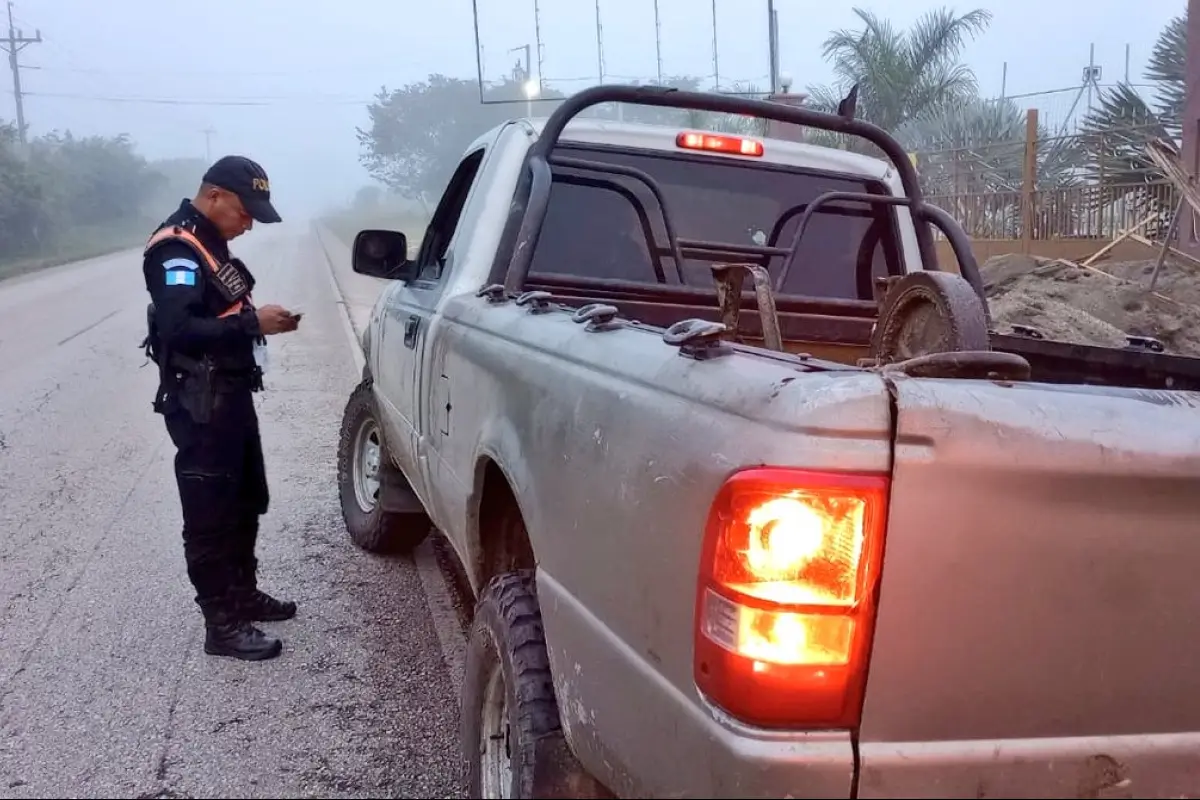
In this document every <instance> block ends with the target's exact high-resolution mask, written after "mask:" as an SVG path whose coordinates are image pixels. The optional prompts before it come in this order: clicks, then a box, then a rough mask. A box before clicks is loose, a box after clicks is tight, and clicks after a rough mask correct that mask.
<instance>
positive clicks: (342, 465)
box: [337, 377, 430, 555]
mask: <svg viewBox="0 0 1200 800" xmlns="http://www.w3.org/2000/svg"><path fill="white" fill-rule="evenodd" d="M371 390H372V380H371V379H370V378H369V377H368V378H365V379H364V380H363V381H362V382H360V383H359V384H358V386H356V387H355V388H354V391H353V392H351V393H350V397H349V399H348V400H347V401H346V407H345V410H344V411H343V413H342V425H341V430H340V432H339V434H338V450H337V481H338V497H339V500H340V501H341V507H342V520H343V521H344V522H345V523H346V531H347V532H348V533H349V534H350V539H351V541H353V542H354V544H355V545H357V546H358V547H360V548H362V549H363V550H366V551H367V552H370V553H378V554H381V555H382V554H398V553H409V552H411V551H412V550H414V549H415V548H416V547H417V545H419V544H421V542H423V541H425V539H426V537H428V536H429V531H430V521H429V518H428V517H427V516H426V515H425V514H389V513H386V512H384V511H383V510H382V509H380V508H379V506H376V507H375V508H374V510H372V511H371V513H370V514H364V513H363V511H362V509H361V508H359V507H358V501H357V500H355V497H354V440H355V437H356V436H357V435H358V429H359V426H360V425H361V424H362V421H363V417H364V416H366V415H371V416H375V399H374V397H373V396H372V393H371ZM383 448H384V452H383V453H382V454H381V461H382V465H381V469H394V467H391V466H390V461H389V456H388V455H387V445H386V443H384V444H383Z"/></svg>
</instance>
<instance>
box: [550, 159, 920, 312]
mask: <svg viewBox="0 0 1200 800" xmlns="http://www.w3.org/2000/svg"><path fill="white" fill-rule="evenodd" d="M556 153H561V154H562V155H563V156H565V157H570V158H572V159H586V160H589V161H599V162H602V163H606V164H617V165H622V166H627V167H633V168H636V169H638V170H641V171H642V172H644V173H646V174H647V175H649V176H650V177H652V178H653V179H654V180H655V181H656V182H657V184H658V186H659V187H660V189H661V191H662V193H663V197H664V199H665V202H666V205H667V208H668V211H669V213H670V215H671V222H672V224H673V226H674V228H675V231H676V235H677V236H678V237H679V238H682V239H693V240H703V241H706V242H722V243H733V244H739V245H755V244H757V245H770V246H778V247H788V246H790V244H791V241H792V237H793V236H794V235H795V232H796V226H797V224H798V223H799V220H800V215H801V213H803V211H804V208H805V207H806V206H807V204H808V203H809V202H811V201H812V200H813V199H814V198H816V197H818V196H819V195H822V194H824V193H826V192H829V191H853V192H871V193H876V194H884V193H885V188H884V187H883V185H882V184H880V183H878V182H875V181H870V180H864V179H860V178H856V177H853V176H845V175H838V174H823V173H812V172H805V171H801V170H797V169H792V168H786V167H780V166H778V165H773V164H766V163H763V162H761V161H759V162H750V161H749V160H745V161H743V160H736V161H734V160H730V159H725V158H714V157H711V156H703V155H694V154H687V153H681V154H675V153H670V152H658V151H629V150H619V149H615V148H612V149H610V148H602V147H580V146H574V145H572V146H565V145H564V146H561V147H559V148H557V149H556ZM662 220H663V217H662V212H661V210H660V208H659V204H658V202H657V200H656V199H655V197H654V194H653V193H652V192H651V191H650V190H649V189H648V188H647V187H646V186H645V184H644V183H642V182H641V181H638V180H637V179H635V178H631V177H627V176H620V175H614V174H611V173H605V172H601V171H597V170H590V169H577V168H574V167H570V168H567V167H560V166H555V167H554V182H553V184H552V187H551V190H550V205H549V209H548V211H547V215H546V221H545V225H544V226H543V228H542V232H541V235H540V237H539V239H538V244H537V249H536V251H535V252H534V256H533V263H532V265H531V269H530V272H532V273H535V274H536V273H542V274H550V275H555V276H578V277H584V278H607V279H618V280H625V281H631V282H635V283H646V284H655V283H661V282H663V281H664V280H665V282H667V283H671V284H678V283H679V280H678V278H677V277H676V268H675V263H674V259H673V258H672V257H671V256H670V250H669V247H668V244H667V243H668V239H667V235H666V229H665V226H664V224H663V221H662ZM894 220H895V215H894V212H893V211H892V210H891V209H890V208H888V207H884V206H876V207H874V208H867V207H866V206H865V204H863V203H854V204H829V205H824V206H822V207H821V208H820V210H818V212H817V213H816V214H815V215H814V217H813V219H812V221H811V222H810V223H809V225H808V228H807V230H806V231H805V234H804V237H803V239H802V240H801V243H800V247H799V254H798V256H797V259H796V262H795V264H794V265H793V267H792V269H791V270H790V271H789V274H788V279H787V283H786V284H785V285H784V287H783V290H782V294H787V295H797V296H807V297H827V298H842V299H861V300H870V299H871V290H870V284H871V277H872V276H882V275H887V274H898V273H899V272H900V266H899V264H898V263H897V262H898V254H897V248H896V243H895V222H894ZM758 258H763V257H758V256H756V257H753V259H758ZM753 259H752V258H751V257H746V256H720V257H714V258H711V259H710V258H695V259H685V262H684V268H683V272H684V280H685V283H686V284H687V285H689V286H694V287H697V288H706V287H712V285H713V280H712V273H711V271H710V269H709V267H710V265H711V264H713V263H718V262H721V261H750V260H753ZM759 263H762V262H761V261H760V262H759ZM782 263H783V259H782V257H771V258H769V259H767V263H766V266H767V269H768V270H769V271H770V272H771V273H772V274H777V273H778V270H779V269H780V267H781V266H782Z"/></svg>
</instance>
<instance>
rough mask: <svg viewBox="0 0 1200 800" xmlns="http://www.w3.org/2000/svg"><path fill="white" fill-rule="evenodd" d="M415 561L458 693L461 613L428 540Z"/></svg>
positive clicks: (354, 347) (359, 361)
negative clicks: (456, 607) (459, 620)
mask: <svg viewBox="0 0 1200 800" xmlns="http://www.w3.org/2000/svg"><path fill="white" fill-rule="evenodd" d="M313 234H314V236H316V238H317V242H318V243H319V245H320V247H321V254H322V255H323V256H324V257H325V265H326V266H327V267H329V285H330V286H331V287H332V288H333V294H334V297H335V298H337V300H338V305H340V306H341V307H342V312H343V313H342V327H343V328H344V329H345V331H346V338H348V339H349V340H350V351H351V352H352V353H353V354H354V362H355V369H356V370H357V372H356V374H358V375H361V374H362V371H363V365H364V364H366V359H365V358H364V357H363V353H362V344H361V342H360V341H359V337H358V335H357V334H356V333H355V332H354V325H353V323H352V322H351V321H350V320H351V317H350V304H349V303H348V302H347V301H346V297H345V295H343V294H342V289H341V286H340V285H339V284H338V282H337V277H336V275H335V274H334V271H335V269H336V268H335V267H334V265H333V260H332V259H331V258H330V257H329V251H328V250H327V249H326V248H325V242H324V240H323V239H322V236H323V235H324V236H328V235H330V234H329V232H328V231H325V232H324V234H323V233H322V232H321V228H320V223H318V222H314V223H313ZM435 535H437V534H435ZM413 560H414V561H415V562H416V565H417V575H418V576H419V577H420V579H421V588H423V589H424V590H425V601H426V605H428V606H429V616H430V618H431V619H432V620H433V629H434V632H435V633H437V638H438V645H439V647H441V650H442V659H443V660H444V661H445V662H446V668H447V669H448V670H449V671H450V680H451V681H452V685H453V686H454V687H455V688H456V689H457V688H458V687H461V686H462V682H463V673H464V670H465V664H466V649H467V640H466V636H465V634H464V633H463V630H462V628H461V627H460V625H459V622H458V612H457V611H456V610H455V608H454V601H453V600H452V598H451V593H450V587H449V586H447V584H446V577H445V575H443V574H442V570H441V567H439V566H438V563H437V557H436V556H435V555H434V552H433V544H432V542H431V541H429V540H426V541H425V542H424V543H423V544H422V545H421V546H420V547H418V548H417V549H416V551H415V552H414V553H413ZM454 699H455V701H456V702H458V704H459V706H460V707H461V705H462V698H461V694H460V693H459V692H457V691H456V692H455V694H454Z"/></svg>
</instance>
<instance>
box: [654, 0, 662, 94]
mask: <svg viewBox="0 0 1200 800" xmlns="http://www.w3.org/2000/svg"><path fill="white" fill-rule="evenodd" d="M654 53H655V55H656V56H657V57H658V85H659V86H662V82H663V76H662V19H661V17H660V16H659V14H658V0H654Z"/></svg>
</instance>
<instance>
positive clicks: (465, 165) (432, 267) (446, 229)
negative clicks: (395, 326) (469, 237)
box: [417, 148, 484, 284]
mask: <svg viewBox="0 0 1200 800" xmlns="http://www.w3.org/2000/svg"><path fill="white" fill-rule="evenodd" d="M483 153H484V151H483V149H482V148H480V149H479V150H476V151H474V152H473V153H471V154H470V155H468V156H467V157H466V158H464V159H463V160H462V162H461V163H460V164H459V165H458V169H456V170H455V171H454V174H453V175H452V176H451V177H450V183H449V184H447V186H446V191H445V192H443V193H442V199H441V201H439V202H438V207H437V210H436V211H434V212H433V219H431V220H430V221H429V227H428V228H426V229H425V238H424V240H423V241H422V242H421V250H420V252H419V253H418V254H417V263H418V264H419V265H420V271H419V273H418V275H417V282H418V283H424V284H436V283H437V282H439V281H440V280H441V279H442V274H443V272H444V270H445V268H446V252H447V249H448V248H449V247H450V241H451V240H452V239H453V238H454V232H455V231H456V230H457V229H458V221H459V219H460V218H461V217H462V212H463V208H464V207H465V206H466V204H467V197H468V196H469V195H470V194H471V187H472V186H473V185H474V184H475V176H476V175H478V174H479V167H480V165H482V164H483Z"/></svg>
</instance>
